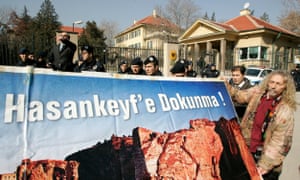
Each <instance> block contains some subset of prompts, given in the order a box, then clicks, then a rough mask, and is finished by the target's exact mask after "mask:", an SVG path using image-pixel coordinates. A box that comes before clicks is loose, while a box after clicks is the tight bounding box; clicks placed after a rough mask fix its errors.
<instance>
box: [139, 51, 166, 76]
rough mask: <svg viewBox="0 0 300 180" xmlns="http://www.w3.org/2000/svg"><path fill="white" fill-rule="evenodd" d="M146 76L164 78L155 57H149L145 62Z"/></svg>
mask: <svg viewBox="0 0 300 180" xmlns="http://www.w3.org/2000/svg"><path fill="white" fill-rule="evenodd" d="M144 69H145V74H146V75H148V76H162V75H163V74H162V72H161V71H160V70H159V64H158V59H157V58H156V57H155V56H149V57H147V58H146V59H145V61H144Z"/></svg>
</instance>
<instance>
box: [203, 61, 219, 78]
mask: <svg viewBox="0 0 300 180" xmlns="http://www.w3.org/2000/svg"><path fill="white" fill-rule="evenodd" d="M219 75H220V71H219V70H217V68H216V65H215V64H210V65H207V67H206V68H205V70H204V71H203V72H202V74H201V76H202V77H207V78H216V77H219Z"/></svg>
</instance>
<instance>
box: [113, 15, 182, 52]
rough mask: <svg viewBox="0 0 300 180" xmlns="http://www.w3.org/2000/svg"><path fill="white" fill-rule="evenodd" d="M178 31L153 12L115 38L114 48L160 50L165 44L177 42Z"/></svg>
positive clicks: (173, 25) (174, 26)
mask: <svg viewBox="0 0 300 180" xmlns="http://www.w3.org/2000/svg"><path fill="white" fill-rule="evenodd" d="M179 33H180V29H179V28H178V27H177V26H176V25H175V24H173V23H172V22H170V21H169V20H167V19H165V18H162V17H161V16H159V15H157V14H156V11H155V10H154V11H153V14H152V15H150V16H147V17H145V18H143V19H141V20H139V21H135V22H134V23H133V25H132V26H130V27H129V28H127V29H126V30H124V31H122V32H121V33H119V34H117V35H116V36H115V46H116V47H124V48H125V47H126V48H142V49H162V48H163V44H164V43H165V42H177V39H178V37H179V35H180V34H179Z"/></svg>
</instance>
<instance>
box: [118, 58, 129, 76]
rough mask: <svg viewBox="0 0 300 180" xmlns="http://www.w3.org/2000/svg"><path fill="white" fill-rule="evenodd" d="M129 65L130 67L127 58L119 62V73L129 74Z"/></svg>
mask: <svg viewBox="0 0 300 180" xmlns="http://www.w3.org/2000/svg"><path fill="white" fill-rule="evenodd" d="M129 69H130V68H129V67H128V62H127V61H126V60H121V62H120V63H119V69H118V73H119V74H127V73H128V72H129Z"/></svg>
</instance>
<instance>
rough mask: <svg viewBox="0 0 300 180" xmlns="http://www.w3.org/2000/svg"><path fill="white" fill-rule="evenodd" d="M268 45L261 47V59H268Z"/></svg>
mask: <svg viewBox="0 0 300 180" xmlns="http://www.w3.org/2000/svg"><path fill="white" fill-rule="evenodd" d="M267 49H268V48H267V47H263V46H262V47H261V50H260V58H261V59H267Z"/></svg>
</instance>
